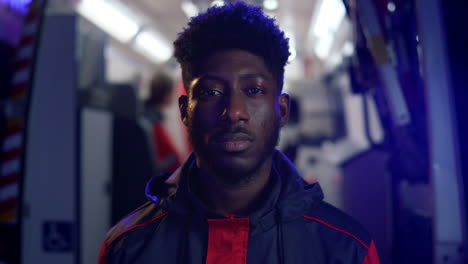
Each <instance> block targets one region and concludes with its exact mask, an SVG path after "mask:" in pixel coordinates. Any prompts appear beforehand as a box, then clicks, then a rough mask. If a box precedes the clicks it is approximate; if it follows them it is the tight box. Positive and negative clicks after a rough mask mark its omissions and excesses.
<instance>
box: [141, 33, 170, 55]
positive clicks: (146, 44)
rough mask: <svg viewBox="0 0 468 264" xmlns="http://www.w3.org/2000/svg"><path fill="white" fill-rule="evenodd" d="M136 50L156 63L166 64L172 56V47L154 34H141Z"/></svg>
mask: <svg viewBox="0 0 468 264" xmlns="http://www.w3.org/2000/svg"><path fill="white" fill-rule="evenodd" d="M135 48H136V49H137V50H138V51H140V52H142V53H143V54H145V55H149V56H150V57H151V59H152V60H153V61H155V62H156V63H161V62H164V61H166V60H168V59H169V58H170V57H171V56H172V48H171V46H169V45H168V44H167V43H166V41H164V40H163V39H162V38H161V37H160V36H159V35H158V34H156V33H154V32H149V31H143V32H140V33H139V34H138V36H137V37H136V39H135Z"/></svg>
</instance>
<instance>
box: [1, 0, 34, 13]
mask: <svg viewBox="0 0 468 264" xmlns="http://www.w3.org/2000/svg"><path fill="white" fill-rule="evenodd" d="M31 2H32V0H0V5H4V6H6V7H9V8H11V9H13V10H15V11H17V12H19V13H21V14H25V13H26V12H27V11H28V5H29V4H30V3H31Z"/></svg>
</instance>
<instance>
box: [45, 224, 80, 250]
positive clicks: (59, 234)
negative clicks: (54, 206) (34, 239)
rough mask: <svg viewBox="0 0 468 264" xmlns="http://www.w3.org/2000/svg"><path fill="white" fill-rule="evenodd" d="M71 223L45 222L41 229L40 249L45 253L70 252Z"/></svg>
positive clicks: (71, 244)
mask: <svg viewBox="0 0 468 264" xmlns="http://www.w3.org/2000/svg"><path fill="white" fill-rule="evenodd" d="M73 237H74V236H73V223H72V222H67V221H46V222H44V224H43V229H42V248H43V250H44V251H45V252H51V253H53V252H55V253H59V252H71V251H72V250H73V242H74V241H73Z"/></svg>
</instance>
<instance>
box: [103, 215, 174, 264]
mask: <svg viewBox="0 0 468 264" xmlns="http://www.w3.org/2000/svg"><path fill="white" fill-rule="evenodd" d="M168 214H169V213H164V214H162V215H158V216H157V217H155V218H153V219H151V220H149V221H147V222H144V223H141V224H138V225H134V226H132V227H130V228H127V229H125V230H124V231H122V232H120V233H119V234H118V235H116V236H115V237H114V238H113V239H112V240H111V241H110V242H109V243H106V241H104V242H103V243H102V247H101V250H100V251H99V257H98V264H108V261H107V259H106V257H105V255H106V251H107V248H108V247H109V246H110V245H111V244H112V242H114V241H115V240H116V239H117V238H119V237H120V236H122V235H123V234H125V233H127V232H128V231H130V230H133V229H135V228H137V227H140V226H145V225H148V224H151V223H152V222H154V221H156V220H158V219H159V218H162V217H164V216H166V215H168Z"/></svg>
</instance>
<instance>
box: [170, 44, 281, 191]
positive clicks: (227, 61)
mask: <svg viewBox="0 0 468 264" xmlns="http://www.w3.org/2000/svg"><path fill="white" fill-rule="evenodd" d="M278 89H279V88H278V87H277V81H276V78H275V77H274V76H273V75H272V74H271V73H270V72H269V71H268V70H267V68H266V66H265V63H264V61H263V60H262V59H261V58H260V57H257V56H255V55H253V54H251V53H249V52H246V51H242V50H226V51H217V52H214V53H213V54H211V55H210V56H208V57H207V58H206V59H205V60H204V62H203V63H202V64H201V65H200V67H199V69H197V71H196V74H195V78H194V79H193V80H192V82H191V83H190V87H189V94H188V97H181V98H180V100H179V106H180V110H181V116H182V120H183V122H184V124H186V125H187V126H188V127H189V132H190V141H191V144H192V146H193V148H194V152H195V155H196V157H197V165H198V166H199V167H203V168H205V169H208V170H210V171H211V172H213V173H215V174H217V175H219V176H220V177H222V179H221V180H223V181H224V182H225V183H228V184H237V183H239V182H241V181H243V180H246V177H248V175H250V174H252V173H253V172H255V171H256V170H257V169H259V168H260V167H261V165H262V164H264V162H265V161H266V160H267V159H270V158H271V154H272V152H273V150H274V147H275V146H276V144H277V141H278V135H279V129H280V127H281V126H283V125H284V124H285V123H286V121H287V116H288V111H289V96H288V95H287V94H282V95H279V92H278Z"/></svg>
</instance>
